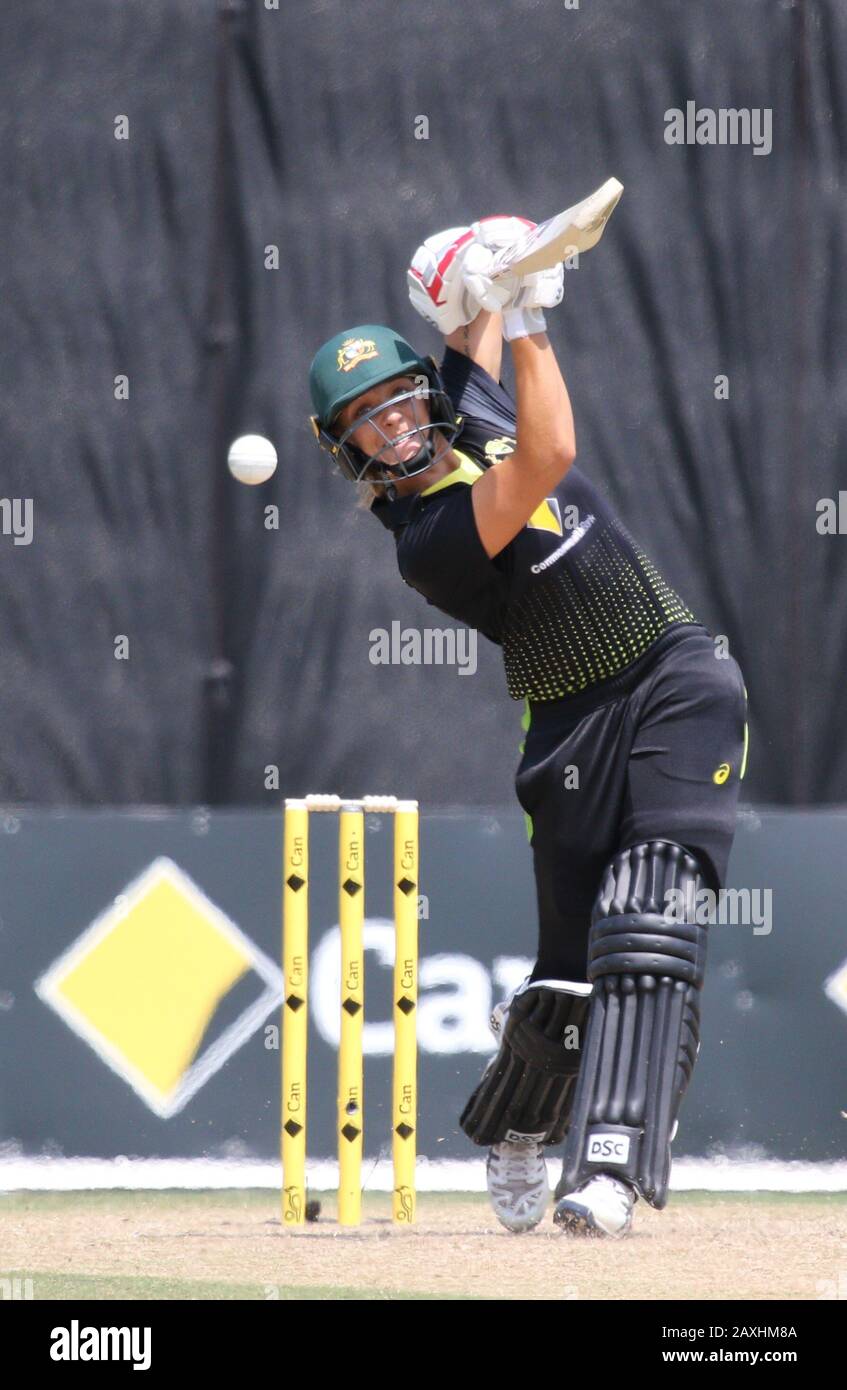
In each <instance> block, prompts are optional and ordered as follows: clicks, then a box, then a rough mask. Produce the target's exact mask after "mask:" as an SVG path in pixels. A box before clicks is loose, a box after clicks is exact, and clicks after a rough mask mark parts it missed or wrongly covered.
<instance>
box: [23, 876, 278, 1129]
mask: <svg viewBox="0 0 847 1390" xmlns="http://www.w3.org/2000/svg"><path fill="white" fill-rule="evenodd" d="M35 989H36V993H37V994H38V996H39V998H41V999H42V1000H43V1001H44V1003H46V1004H48V1005H49V1006H50V1007H51V1008H52V1009H55V1011H56V1013H57V1014H59V1015H60V1017H61V1018H63V1019H64V1021H65V1022H66V1023H67V1024H68V1026H69V1027H70V1028H72V1029H73V1030H74V1032H75V1033H77V1034H78V1035H79V1036H80V1037H82V1038H84V1039H85V1041H86V1042H87V1043H88V1044H89V1046H90V1047H92V1048H93V1049H94V1051H95V1052H96V1053H97V1054H98V1055H99V1056H100V1057H102V1059H103V1061H104V1062H106V1063H107V1064H108V1065H109V1066H110V1067H111V1068H112V1070H113V1071H115V1072H117V1074H118V1075H119V1076H122V1077H123V1078H124V1080H125V1081H127V1082H128V1084H129V1085H130V1086H132V1088H133V1089H134V1090H135V1091H137V1093H138V1094H139V1096H141V1097H142V1099H143V1100H144V1101H145V1102H146V1103H147V1105H148V1106H149V1107H150V1109H151V1110H153V1111H155V1113H156V1114H157V1115H161V1116H164V1117H167V1116H170V1115H175V1114H176V1113H177V1111H179V1110H181V1109H182V1108H183V1106H184V1105H185V1104H186V1102H187V1101H188V1100H189V1099H190V1098H191V1096H193V1095H194V1094H195V1093H196V1092H197V1091H198V1090H199V1089H200V1087H201V1086H202V1085H203V1084H204V1083H205V1082H206V1081H207V1080H208V1079H209V1077H210V1076H212V1075H213V1074H214V1072H216V1071H217V1070H218V1069H219V1068H220V1067H221V1066H223V1064H224V1062H225V1061H226V1060H227V1058H228V1057H230V1056H232V1054H233V1052H235V1051H236V1050H237V1049H238V1048H239V1047H241V1045H242V1044H243V1043H244V1042H245V1041H246V1039H247V1038H248V1037H250V1035H251V1034H252V1033H254V1032H255V1031H256V1029H257V1028H259V1027H260V1026H261V1025H262V1023H263V1022H264V1020H265V1019H266V1018H267V1016H268V1014H269V1013H270V1012H271V1010H272V1009H275V1008H277V1007H278V1005H279V1003H280V1001H281V999H282V995H283V978H282V971H281V970H280V969H279V968H278V966H277V965H276V964H275V962H274V961H273V960H271V958H270V957H269V956H266V955H265V954H264V953H263V952H262V951H260V950H259V948H258V947H257V946H255V945H254V944H253V942H251V941H250V940H249V938H248V937H246V936H245V935H244V933H243V932H241V931H240V930H239V929H238V927H237V926H236V925H235V923H234V922H232V921H231V920H230V918H229V917H227V916H226V914H225V913H224V912H222V911H221V910H220V908H218V907H216V906H215V904H214V903H213V902H211V901H210V899H209V898H207V897H206V895H205V893H203V892H202V891H201V889H200V888H198V886H197V884H196V883H194V881H193V880H192V879H191V878H189V877H188V875H187V874H186V873H184V872H183V871H182V870H181V869H180V868H179V867H178V866H177V865H176V864H174V863H173V861H172V860H170V859H157V860H155V861H154V862H153V863H152V864H151V865H150V866H149V868H148V869H146V870H145V871H144V873H142V874H141V875H140V877H139V878H137V879H135V880H134V882H133V883H131V884H130V885H129V886H128V887H127V888H125V889H124V890H123V892H122V893H121V894H120V895H119V896H118V897H117V898H116V899H115V901H114V903H113V904H112V905H111V906H110V907H109V908H108V909H107V910H106V911H105V912H104V913H102V914H101V916H100V917H98V918H97V919H96V920H95V921H94V922H92V924H91V926H90V927H88V928H87V930H86V931H84V932H83V934H82V935H81V936H80V937H78V938H77V940H76V941H75V942H74V943H73V944H72V945H71V946H70V948H69V949H68V950H67V951H66V952H65V953H64V954H63V955H62V956H60V957H59V959H58V960H57V961H55V962H54V963H53V965H52V966H51V967H50V968H49V969H48V970H47V971H46V973H45V974H44V975H43V976H42V977H41V979H40V980H38V981H37V983H36V986H35ZM236 989H237V991H238V994H237V997H238V1000H239V1002H241V1001H242V996H243V1000H244V1003H243V1007H241V1010H240V1012H238V1013H237V1015H236V1017H235V1018H234V1019H230V1018H229V1017H228V1016H229V1015H231V1013H232V1012H233V1009H232V1000H233V998H234V997H235V991H236ZM222 1020H225V1021H223V1022H222Z"/></svg>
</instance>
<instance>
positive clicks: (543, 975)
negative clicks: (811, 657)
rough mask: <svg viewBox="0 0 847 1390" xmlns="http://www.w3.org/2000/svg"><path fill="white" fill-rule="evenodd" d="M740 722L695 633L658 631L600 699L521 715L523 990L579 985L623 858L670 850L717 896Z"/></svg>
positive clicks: (720, 664) (732, 679)
mask: <svg viewBox="0 0 847 1390" xmlns="http://www.w3.org/2000/svg"><path fill="white" fill-rule="evenodd" d="M746 722H747V692H746V689H745V686H744V680H743V677H742V674H741V669H740V667H739V666H738V663H737V662H736V661H735V659H734V658H733V657H731V656H725V657H721V656H719V655H718V654H717V652H716V649H715V644H714V641H713V639H712V637H711V635H710V634H709V633H708V632H707V630H706V629H705V628H704V627H702V626H701V625H700V624H684V625H680V626H679V627H676V628H671V629H669V631H668V632H667V633H665V634H664V635H663V636H662V637H661V638H660V639H659V641H658V642H657V643H655V644H654V646H653V647H652V648H651V649H650V651H648V652H647V653H646V654H645V656H644V657H643V658H642V659H641V661H640V662H638V663H636V664H635V665H634V666H633V667H631V668H629V670H628V671H625V672H624V673H623V675H622V676H620V677H615V678H613V679H612V680H611V681H609V682H606V683H604V688H603V689H602V691H599V692H598V690H597V689H594V690H592V691H587V692H585V693H584V694H583V695H579V696H574V697H572V698H570V699H568V700H561V701H554V702H551V703H547V704H544V703H535V704H532V705H531V706H530V723H529V728H528V730H527V735H526V740H525V744H524V753H523V758H522V760H521V763H520V766H519V768H518V771H517V774H516V780H515V785H516V790H517V795H518V800H519V801H520V803H521V805H522V806H523V809H524V811H525V812H526V814H527V816H528V817H529V818H530V819H529V821H528V826H530V827H531V840H530V843H531V845H532V853H533V867H534V870H535V882H536V889H537V894H538V919H539V944H538V959H537V963H536V966H535V969H534V970H533V975H532V978H533V979H536V980H540V979H564V980H585V978H586V951H587V944H588V931H589V927H590V924H591V910H592V907H593V905H594V901H595V899H596V897H597V893H598V890H599V888H600V884H601V880H602V876H603V872H604V870H605V868H606V866H607V865H608V863H609V862H610V860H611V859H612V858H613V857H614V855H615V854H616V853H617V852H618V851H619V850H622V849H626V848H627V847H628V846H629V845H633V844H637V843H639V842H640V841H643V840H650V839H664V840H673V841H675V842H676V843H677V844H680V845H684V846H685V847H686V848H687V849H689V850H690V851H691V852H692V853H693V854H694V855H695V856H696V858H697V859H698V860H699V861H700V863H701V865H702V867H703V869H704V872H705V873H706V876H707V880H708V886H709V887H710V888H712V889H713V890H715V891H717V890H718V889H720V888H722V887H723V886H724V884H725V880H726V869H727V863H728V860H729V853H730V849H731V848H732V840H733V836H734V834H735V819H736V808H737V803H738V792H739V782H740V779H741V777H742V776H743V774H744V771H745V770H746V767H745V764H746V750H747V728H746Z"/></svg>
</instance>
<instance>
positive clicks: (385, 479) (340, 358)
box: [309, 323, 462, 496]
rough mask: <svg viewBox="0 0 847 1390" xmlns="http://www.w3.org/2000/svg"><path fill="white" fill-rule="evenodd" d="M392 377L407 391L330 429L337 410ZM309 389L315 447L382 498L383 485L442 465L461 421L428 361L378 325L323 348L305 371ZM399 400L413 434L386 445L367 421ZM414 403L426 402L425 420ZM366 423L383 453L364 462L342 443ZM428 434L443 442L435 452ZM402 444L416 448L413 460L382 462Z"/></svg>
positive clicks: (343, 335)
mask: <svg viewBox="0 0 847 1390" xmlns="http://www.w3.org/2000/svg"><path fill="white" fill-rule="evenodd" d="M397 376H410V377H413V378H414V379H415V385H414V387H413V388H412V389H411V390H406V391H400V392H398V394H397V395H396V396H392V397H391V398H390V400H388V401H384V402H383V403H382V404H381V405H377V406H374V407H373V409H372V410H368V411H365V412H364V413H363V414H361V415H358V416H357V417H356V419H355V420H354V421H353V422H352V424H350V425H349V426H348V427H347V429H346V430H339V429H337V426H336V422H337V417H338V415H339V412H340V411H341V410H342V409H343V407H344V406H345V405H347V404H348V403H349V402H350V401H353V400H355V399H356V397H357V396H361V395H363V394H364V393H365V392H366V391H370V389H371V388H372V387H374V386H379V385H381V384H382V383H383V382H385V381H391V379H392V378H393V377H397ZM309 390H310V392H311V397H312V407H313V409H314V411H315V413H314V415H312V416H310V420H311V425H312V429H313V430H314V433H315V438H316V439H317V441H318V443H319V444H320V446H321V448H322V449H325V450H326V452H327V453H328V454H330V455H331V457H332V458H333V459H334V460H335V462H336V463H337V464H338V465H339V467H340V468H341V470H342V472H343V473H344V474H345V475H346V476H347V477H349V478H351V479H352V480H353V481H354V482H361V481H363V480H364V481H367V482H371V483H384V484H386V486H387V488H388V495H389V496H391V492H392V488H391V484H392V483H393V482H394V481H395V480H396V479H398V478H412V477H414V476H415V474H416V473H423V472H425V471H426V469H427V468H431V467H432V465H433V463H435V462H436V461H437V460H438V459H439V458H443V457H444V455H445V454H446V453H448V452H449V450H450V449H451V447H452V445H453V441H454V440H455V438H456V436H457V435H458V433H459V430H460V429H461V425H462V420H461V416H458V415H457V414H456V412H455V410H454V409H453V403H452V401H451V400H450V397H449V396H448V394H447V392H446V391H445V389H444V383H443V381H442V380H441V375H440V373H439V371H438V366H437V364H436V361H435V358H434V357H430V356H427V357H422V356H421V355H420V354H419V353H417V352H415V350H414V348H413V347H411V346H410V345H409V344H408V343H407V342H406V340H405V338H401V337H400V334H399V333H395V332H394V330H393V329H392V328H385V327H383V326H381V325H379V324H373V323H366V324H361V325H360V326H359V327H358V328H350V329H348V330H347V331H346V332H345V333H337V334H336V335H335V337H334V338H330V339H329V341H328V342H326V343H324V345H323V347H321V348H319V349H318V351H317V352H316V353H315V356H314V358H313V359H312V365H311V367H310V368H309ZM406 400H410V401H411V402H412V414H413V415H414V418H415V428H414V429H411V430H406V431H405V432H404V433H403V434H401V435H398V436H396V437H395V438H393V439H392V438H390V437H389V435H387V434H386V433H385V431H384V429H383V428H382V426H381V425H380V424H379V423H378V422H377V421H376V420H375V419H373V417H374V416H375V415H379V414H381V413H382V412H383V411H384V410H385V409H386V408H387V407H388V406H389V405H394V404H395V403H396V402H399V401H406ZM419 401H426V403H427V405H428V407H429V420H425V419H424V413H423V411H422V410H420V409H419V406H418V402H419ZM366 422H370V423H371V424H373V426H374V428H375V429H376V430H377V431H378V433H379V434H381V435H382V437H383V439H384V440H385V444H384V445H383V447H382V448H380V449H379V450H378V452H377V453H376V454H373V455H370V456H369V455H368V454H366V453H364V452H363V450H361V449H360V448H358V446H357V445H355V444H353V443H351V442H350V436H351V435H352V434H353V433H354V431H355V430H357V429H359V427H360V426H361V425H362V424H364V423H366ZM435 431H440V432H441V434H442V435H443V436H444V437H445V439H446V444H445V445H444V446H443V447H442V448H441V450H440V451H437V448H436V446H437V442H438V441H437V436H436V434H435ZM406 439H415V440H416V441H419V443H420V447H419V448H418V450H417V451H416V453H414V454H413V455H411V456H410V457H409V458H407V459H404V460H402V461H401V462H399V463H393V464H392V463H386V462H384V461H383V459H382V455H383V454H385V453H388V452H390V451H391V450H392V449H393V448H394V447H395V446H396V445H397V444H398V443H400V442H402V441H403V440H406Z"/></svg>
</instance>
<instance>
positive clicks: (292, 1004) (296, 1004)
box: [285, 994, 303, 1013]
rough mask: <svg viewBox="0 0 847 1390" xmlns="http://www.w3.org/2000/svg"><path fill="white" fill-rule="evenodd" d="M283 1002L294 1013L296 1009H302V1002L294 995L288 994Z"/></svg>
mask: <svg viewBox="0 0 847 1390" xmlns="http://www.w3.org/2000/svg"><path fill="white" fill-rule="evenodd" d="M285 1002H286V1004H287V1005H288V1007H289V1009H293V1010H294V1012H295V1013H296V1012H297V1010H298V1009H302V1007H303V1000H302V999H300V998H299V997H298V995H296V994H289V996H288V998H287V999H286V1001H285Z"/></svg>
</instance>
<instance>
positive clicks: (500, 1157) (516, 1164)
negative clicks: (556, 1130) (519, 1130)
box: [497, 1143, 541, 1183]
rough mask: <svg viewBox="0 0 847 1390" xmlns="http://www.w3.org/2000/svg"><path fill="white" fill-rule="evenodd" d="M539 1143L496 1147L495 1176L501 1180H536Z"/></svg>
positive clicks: (506, 1181)
mask: <svg viewBox="0 0 847 1390" xmlns="http://www.w3.org/2000/svg"><path fill="white" fill-rule="evenodd" d="M540 1154H541V1145H540V1144H507V1143H503V1144H500V1145H499V1146H498V1149H497V1177H498V1178H499V1179H500V1181H501V1182H504V1183H513V1182H516V1181H518V1180H521V1179H522V1180H523V1181H524V1182H527V1183H531V1182H537V1181H538V1167H539V1156H540Z"/></svg>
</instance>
